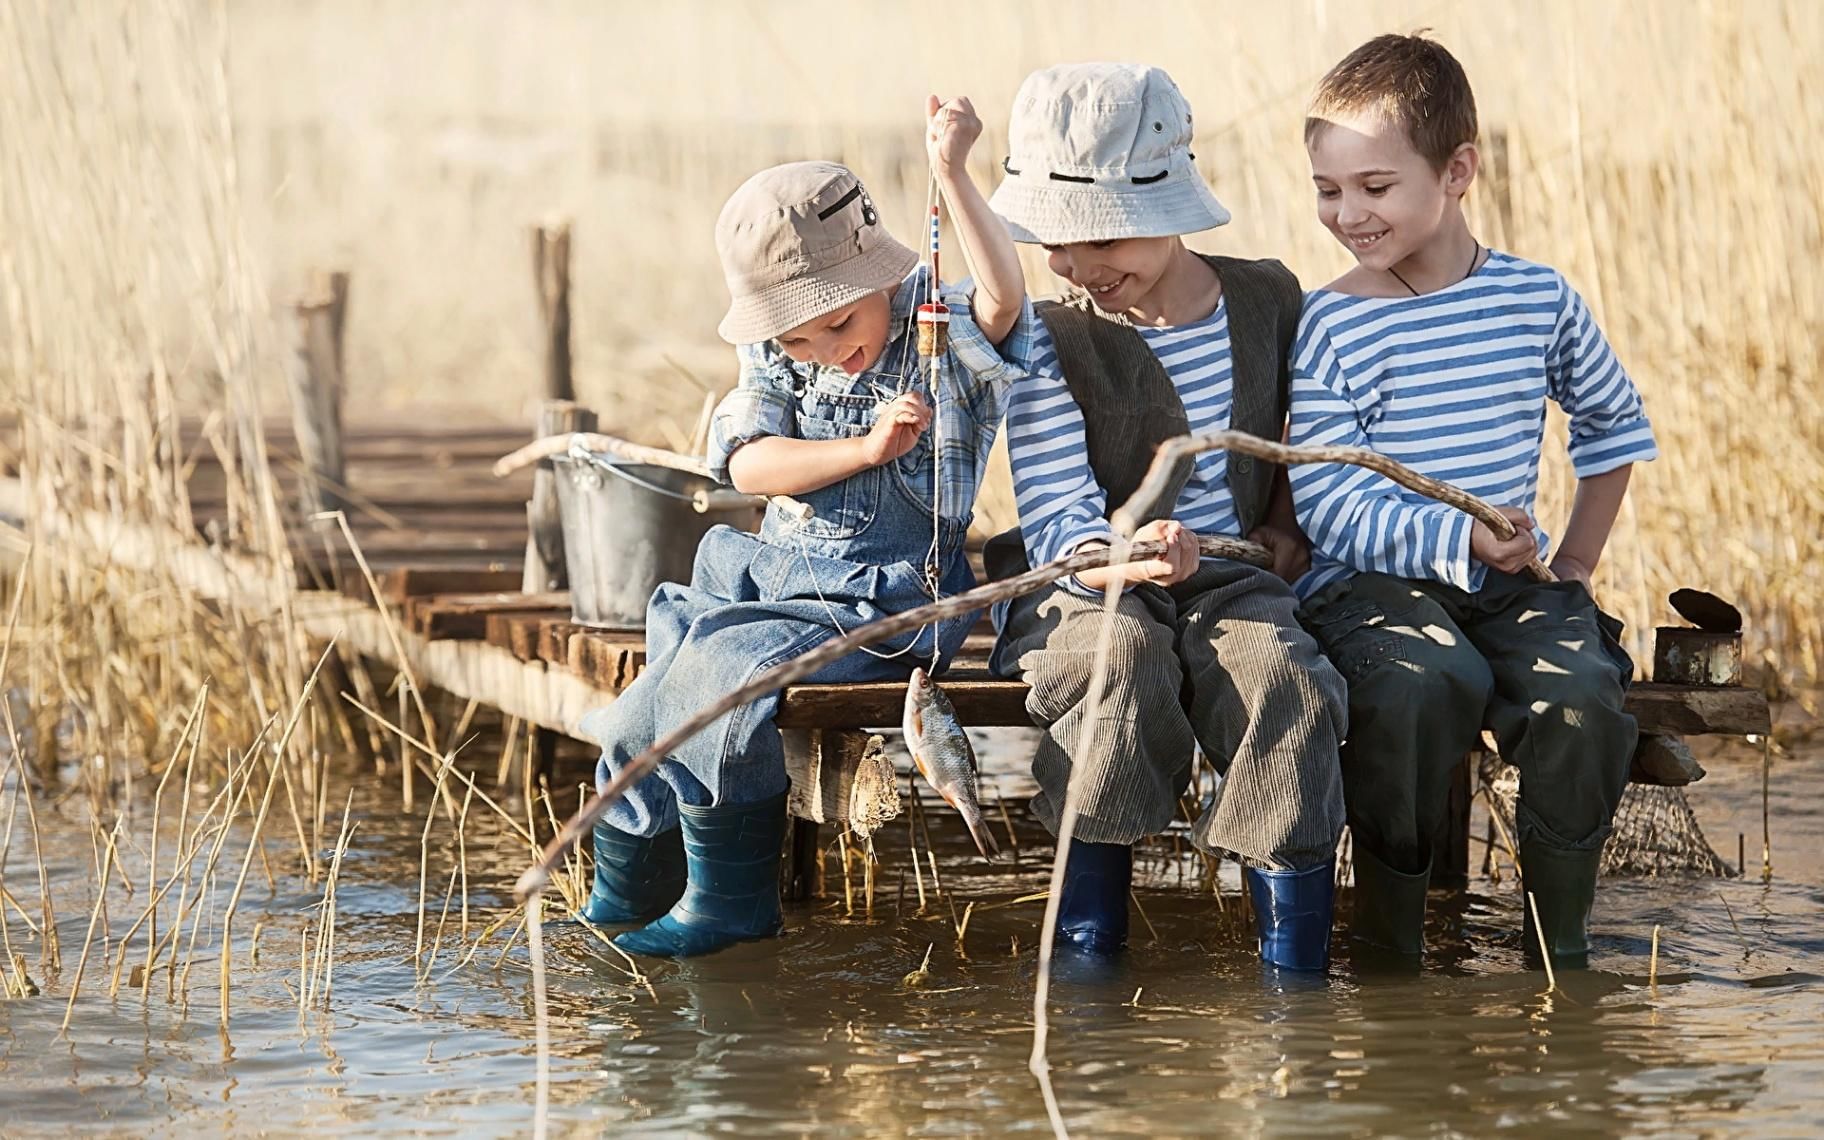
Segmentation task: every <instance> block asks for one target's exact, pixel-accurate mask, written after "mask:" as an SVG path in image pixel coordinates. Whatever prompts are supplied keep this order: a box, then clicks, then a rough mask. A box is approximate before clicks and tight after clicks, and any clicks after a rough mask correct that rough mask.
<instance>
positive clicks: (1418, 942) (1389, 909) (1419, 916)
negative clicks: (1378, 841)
mask: <svg viewBox="0 0 1824 1140" xmlns="http://www.w3.org/2000/svg"><path fill="white" fill-rule="evenodd" d="M1430 885H1431V864H1430V863H1429V862H1427V863H1426V864H1425V869H1424V870H1422V871H1420V872H1418V873H1417V874H1411V875H1409V874H1407V873H1405V872H1403V871H1396V870H1394V869H1393V868H1392V867H1389V866H1388V865H1387V864H1385V863H1383V862H1381V861H1380V859H1379V858H1377V857H1376V856H1375V854H1374V852H1372V851H1370V850H1368V849H1367V848H1366V847H1363V846H1362V845H1361V844H1359V843H1358V844H1356V845H1355V910H1354V911H1353V912H1352V914H1351V915H1350V919H1349V934H1350V936H1351V937H1352V938H1354V939H1355V940H1356V941H1357V942H1359V943H1362V944H1363V945H1365V946H1369V947H1372V948H1374V949H1375V950H1378V951H1385V952H1388V953H1392V954H1397V955H1399V956H1401V957H1403V958H1411V959H1413V960H1415V961H1416V960H1417V959H1418V957H1419V955H1420V954H1421V953H1422V952H1423V951H1424V949H1425V889H1426V888H1427V887H1429V886H1430Z"/></svg>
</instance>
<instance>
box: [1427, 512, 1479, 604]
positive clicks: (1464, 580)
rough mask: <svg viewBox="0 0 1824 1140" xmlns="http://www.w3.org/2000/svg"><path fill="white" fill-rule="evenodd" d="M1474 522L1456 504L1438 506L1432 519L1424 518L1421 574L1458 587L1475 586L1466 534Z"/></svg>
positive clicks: (1461, 588)
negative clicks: (1424, 558) (1424, 557)
mask: <svg viewBox="0 0 1824 1140" xmlns="http://www.w3.org/2000/svg"><path fill="white" fill-rule="evenodd" d="M1475 525H1476V523H1475V520H1474V519H1472V518H1470V517H1469V516H1468V515H1466V514H1464V513H1463V512H1462V511H1459V510H1457V509H1456V508H1455V507H1441V508H1440V511H1439V513H1438V515H1437V517H1436V518H1435V521H1434V520H1427V526H1426V528H1425V529H1426V532H1427V534H1426V538H1427V542H1426V543H1425V551H1426V565H1425V571H1426V572H1425V573H1424V574H1423V575H1422V576H1423V577H1426V578H1430V579H1433V580H1434V581H1438V582H1443V583H1444V584H1445V585H1448V586H1455V587H1456V588H1457V589H1459V590H1474V589H1475V585H1474V583H1473V582H1472V578H1473V576H1474V574H1473V570H1474V568H1473V566H1472V564H1471V562H1470V559H1469V536H1470V532H1471V531H1472V530H1474V529H1475Z"/></svg>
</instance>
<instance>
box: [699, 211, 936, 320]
mask: <svg viewBox="0 0 1824 1140" xmlns="http://www.w3.org/2000/svg"><path fill="white" fill-rule="evenodd" d="M917 266H918V255H917V254H915V253H913V252H912V251H911V250H910V249H908V248H906V247H905V246H904V245H902V244H900V242H899V241H898V240H896V239H895V238H893V237H891V236H889V235H887V234H882V235H880V237H879V238H877V239H876V240H875V242H874V245H873V246H872V247H871V248H870V249H868V251H867V252H865V253H859V254H856V255H855V256H854V257H851V258H849V259H848V260H847V261H845V262H842V263H841V264H839V265H835V266H832V267H830V268H829V269H826V270H822V271H821V272H818V273H806V274H803V275H802V276H797V277H792V278H789V279H788V280H785V281H781V282H780V283H779V284H777V285H773V286H769V287H768V288H765V289H762V290H760V291H759V292H757V293H746V294H743V295H741V296H738V297H736V298H735V299H734V301H733V302H732V303H731V304H730V305H729V307H728V312H727V313H726V314H725V315H724V316H723V317H722V323H721V324H719V325H717V326H716V332H717V333H718V334H719V335H720V336H721V337H722V339H723V340H725V341H727V342H728V343H730V344H759V343H761V342H762V341H768V340H772V339H773V338H774V337H776V336H778V335H779V334H781V333H784V332H789V331H791V330H792V329H795V328H797V327H798V326H799V325H801V324H804V323H805V322H806V321H810V320H815V319H816V318H818V317H821V316H823V315H824V314H825V313H831V312H835V311H836V310H837V309H840V308H842V307H843V306H844V305H852V304H854V303H855V302H857V301H859V300H861V299H862V298H863V297H866V296H868V295H869V294H871V293H878V292H880V291H881V290H883V289H894V288H897V287H898V286H899V283H900V282H901V281H904V280H905V279H906V274H908V273H910V272H912V270H913V269H915V268H917Z"/></svg>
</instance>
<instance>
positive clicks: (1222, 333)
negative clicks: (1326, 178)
mask: <svg viewBox="0 0 1824 1140" xmlns="http://www.w3.org/2000/svg"><path fill="white" fill-rule="evenodd" d="M1008 134H1009V145H1010V150H1011V153H1010V154H1009V155H1008V157H1007V160H1006V163H1005V164H1004V169H1005V170H1006V175H1007V177H1006V179H1005V181H1003V182H1002V183H1001V185H1000V187H999V188H998V189H997V190H996V191H995V193H994V196H993V199H992V200H991V203H990V204H991V205H992V207H993V209H994V211H995V212H996V213H997V214H999V215H1000V216H1001V217H1002V218H1003V219H1004V220H1005V221H1006V222H1007V224H1008V227H1009V228H1010V229H1011V230H1012V232H1013V236H1014V239H1015V240H1016V241H1023V242H1033V243H1037V244H1040V245H1042V246H1044V248H1045V251H1046V253H1047V254H1048V257H1049V262H1050V266H1051V269H1052V271H1053V272H1054V273H1056V274H1057V275H1058V276H1060V277H1062V278H1064V280H1065V281H1066V282H1068V283H1069V285H1070V286H1071V291H1070V292H1069V293H1068V294H1067V296H1066V297H1065V298H1064V300H1062V301H1061V302H1057V303H1043V304H1041V305H1039V306H1037V314H1038V316H1039V318H1040V320H1039V327H1038V328H1037V329H1036V330H1035V337H1034V344H1033V350H1032V366H1031V371H1032V376H1031V377H1030V378H1029V379H1028V380H1027V381H1025V382H1023V383H1022V384H1021V385H1020V387H1019V388H1018V389H1017V390H1016V392H1015V393H1014V395H1013V397H1012V400H1011V403H1010V405H1009V408H1008V421H1007V422H1008V443H1009V449H1010V450H1009V455H1010V458H1011V459H1012V463H1013V476H1014V490H1015V494H1016V497H1017V500H1018V503H1019V510H1020V529H1019V531H1018V532H1017V533H1015V532H1009V533H1007V534H1004V535H1000V536H998V537H997V538H996V539H994V540H993V541H992V542H991V543H990V546H989V554H988V571H989V574H990V576H993V577H1001V576H1005V575H1008V574H1011V573H1015V572H1017V570H1018V569H1019V568H1020V567H1021V566H1022V565H1024V564H1027V563H1030V564H1033V565H1037V564H1039V563H1041V562H1046V561H1049V560H1051V559H1054V558H1057V557H1059V556H1061V555H1064V554H1068V553H1070V552H1071V551H1073V550H1076V549H1078V548H1080V547H1083V546H1085V545H1092V544H1097V543H1106V542H1108V541H1109V540H1110V538H1111V537H1112V533H1113V532H1112V530H1111V528H1110V526H1109V524H1108V520H1107V516H1108V514H1109V512H1110V511H1112V510H1113V509H1114V508H1115V507H1118V506H1120V505H1121V504H1122V503H1123V502H1125V501H1126V500H1127V498H1128V497H1129V496H1130V495H1131V494H1132V493H1133V491H1134V490H1135V488H1136V487H1137V486H1138V485H1139V482H1140V480H1141V477H1142V475H1143V474H1144V473H1145V470H1146V468H1147V465H1148V463H1149V462H1150V461H1151V459H1152V456H1153V452H1154V449H1155V448H1156V447H1157V446H1158V445H1159V444H1160V443H1161V442H1163V441H1164V440H1166V439H1169V438H1172V437H1173V436H1179V435H1184V434H1186V433H1187V432H1192V431H1195V432H1205V431H1215V430H1220V429H1229V428H1233V429H1236V430H1240V431H1247V432H1251V433H1253V434H1255V435H1260V436H1264V437H1266V438H1270V439H1278V438H1280V436H1281V432H1282V430H1283V428H1284V425H1285V420H1286V404H1287V393H1288V364H1289V359H1288V358H1289V350H1290V348H1291V343H1292V338H1293V334H1294V331H1295V330H1296V328H1297V323H1298V314H1299V306H1300V302H1301V294H1300V290H1299V285H1298V281H1297V280H1296V279H1295V278H1294V277H1293V276H1292V274H1291V273H1290V272H1288V271H1287V270H1286V268H1285V267H1284V266H1282V265H1280V264H1279V263H1278V262H1276V261H1244V260H1239V259H1235V258H1227V257H1211V256H1204V255H1200V254H1196V253H1193V252H1191V251H1190V250H1189V249H1187V248H1186V247H1185V245H1184V243H1183V241H1182V237H1181V235H1184V234H1190V233H1197V232H1200V231H1202V230H1208V229H1212V228H1214V227H1217V226H1220V225H1222V224H1224V223H1225V222H1227V221H1228V220H1229V212H1228V211H1227V210H1226V209H1224V208H1223V206H1222V204H1221V203H1220V202H1218V201H1217V200H1216V196H1215V195H1214V194H1213V193H1211V191H1210V189H1209V187H1208V186H1206V185H1205V184H1204V182H1203V179H1202V178H1201V177H1199V175H1198V173H1197V171H1196V168H1195V167H1194V166H1193V165H1192V159H1191V153H1190V143H1191V112H1190V107H1189V106H1188V104H1187V103H1186V102H1185V99H1184V96H1183V95H1182V94H1180V93H1179V91H1178V88H1177V86H1176V85H1175V84H1174V83H1173V82H1172V80H1171V77H1170V76H1168V75H1167V74H1166V73H1165V72H1163V71H1161V70H1159V69H1158V68H1152V67H1140V66H1131V65H1123V64H1109V63H1089V64H1073V65H1066V66H1061V67H1053V68H1048V69H1046V70H1043V71H1038V72H1034V73H1033V74H1032V75H1030V76H1028V77H1027V79H1026V81H1025V83H1024V84H1023V85H1022V86H1021V88H1020V92H1019V95H1018V96H1017V98H1016V100H1015V103H1014V108H1013V115H1012V121H1011V124H1010V126H1009V130H1008ZM1157 512H1158V513H1157V514H1156V515H1155V516H1154V517H1152V518H1151V519H1150V520H1149V521H1147V522H1146V524H1145V525H1144V526H1142V527H1141V528H1140V530H1139V532H1138V534H1137V535H1136V537H1137V538H1140V539H1153V540H1158V541H1163V542H1164V543H1166V545H1167V551H1166V553H1165V555H1164V556H1163V557H1161V558H1159V559H1157V560H1154V561H1149V562H1140V563H1135V564H1131V565H1128V566H1125V567H1119V568H1108V569H1103V570H1096V571H1090V572H1085V573H1083V574H1080V575H1078V576H1077V578H1076V579H1075V580H1071V581H1066V582H1064V583H1062V584H1060V585H1058V586H1055V587H1052V588H1051V589H1048V590H1046V591H1043V592H1040V593H1037V594H1033V595H1029V596H1027V597H1024V598H1021V599H1018V600H1016V601H1014V602H1013V603H1012V604H1011V605H1010V606H1009V607H1008V609H1007V611H1006V612H1005V614H1004V615H1002V631H1001V640H1000V643H999V644H998V645H997V646H996V651H995V665H996V668H997V669H998V670H1000V671H1001V672H1003V673H1007V674H1013V675H1018V676H1021V677H1023V678H1024V679H1025V680H1026V681H1027V682H1028V683H1029V684H1030V685H1031V686H1032V692H1031V695H1030V697H1029V698H1028V700H1027V709H1028V711H1029V712H1030V713H1031V714H1032V716H1033V718H1034V719H1035V720H1036V721H1038V722H1039V723H1040V724H1041V725H1044V726H1045V727H1046V735H1045V737H1044V739H1043V740H1042V741H1041V743H1040V746H1039V750H1038V753H1037V755H1036V756H1035V757H1034V760H1033V775H1034V777H1035V778H1036V779H1037V781H1038V784H1039V792H1038V795H1037V796H1036V797H1035V798H1034V800H1033V808H1034V811H1035V812H1036V814H1037V815H1038V816H1039V818H1040V819H1041V820H1042V821H1043V822H1044V823H1045V824H1046V826H1047V827H1049V828H1051V829H1052V830H1054V831H1055V830H1056V828H1057V823H1058V820H1059V817H1060V815H1061V813H1062V810H1063V806H1064V798H1065V790H1066V787H1067V785H1068V783H1069V782H1070V781H1071V779H1072V778H1073V777H1072V774H1071V770H1070V769H1071V756H1072V753H1073V750H1074V749H1075V746H1076V744H1077V741H1078V739H1079V737H1080V735H1081V734H1082V732H1083V731H1084V730H1085V727H1086V725H1085V721H1086V718H1087V716H1088V715H1089V710H1088V709H1087V708H1086V707H1085V703H1086V697H1087V692H1088V686H1089V681H1090V674H1091V671H1092V665H1093V660H1094V656H1095V647H1096V643H1097V637H1098V633H1099V631H1100V630H1101V628H1102V624H1103V622H1104V621H1105V620H1112V621H1113V622H1114V630H1113V641H1112V647H1111V652H1110V657H1109V661H1108V666H1107V673H1106V681H1105V689H1104V693H1103V697H1102V704H1101V707H1100V711H1099V713H1098V714H1097V715H1098V727H1097V731H1096V753H1095V754H1094V755H1092V756H1088V757H1085V758H1084V764H1085V765H1086V768H1087V770H1085V771H1082V772H1079V773H1077V774H1076V775H1075V777H1074V778H1075V780H1076V781H1077V783H1078V785H1079V788H1078V797H1079V807H1080V814H1079V815H1078V819H1077V824H1076V831H1075V837H1074V839H1073V840H1072V843H1071V847H1070V850H1069V852H1068V854H1067V856H1066V863H1065V879H1064V894H1063V898H1062V899H1061V900H1060V913H1059V926H1058V933H1059V935H1060V936H1061V937H1062V938H1063V939H1064V941H1065V943H1066V944H1068V945H1072V946H1075V947H1078V948H1079V949H1081V950H1083V951H1086V952H1089V953H1094V954H1105V953H1109V952H1112V951H1114V950H1117V949H1119V948H1120V946H1121V945H1122V943H1123V941H1124V939H1125V937H1126V932H1127V898H1128V892H1129V883H1130V880H1131V875H1132V845H1133V843H1134V842H1135V841H1136V840H1138V839H1140V838H1142V837H1143V836H1146V835H1150V834H1155V833H1157V832H1160V831H1162V830H1164V829H1165V827H1166V826H1167V824H1169V823H1170V821H1171V819H1172V817H1173V815H1174V814H1175V813H1176V811H1177V807H1178V799H1179V796H1180V795H1181V794H1182V793H1183V792H1184V790H1185V788H1186V786H1187V785H1188V783H1189V781H1190V773H1191V763H1192V760H1193V756H1194V754H1195V751H1196V749H1197V748H1198V747H1199V746H1201V748H1202V750H1203V753H1204V755H1205V756H1206V757H1207V758H1208V759H1209V760H1210V761H1211V762H1212V763H1213V764H1214V765H1215V767H1216V769H1217V771H1218V772H1219V773H1221V775H1222V779H1221V781H1220V782H1219V783H1218V785H1217V788H1216V792H1215V795H1214V798H1213V800H1212V801H1211V803H1210V804H1209V805H1208V808H1207V810H1206V811H1205V812H1204V813H1203V816H1202V818H1201V819H1199V820H1198V821H1197V823H1196V826H1195V828H1194V830H1193V838H1194V839H1195V841H1196V842H1197V843H1198V844H1199V845H1200V846H1202V847H1204V848H1206V849H1208V850H1212V851H1222V852H1228V853H1229V854H1231V855H1232V856H1234V857H1235V858H1237V859H1238V860H1240V861H1241V863H1242V866H1243V874H1244V878H1245V879H1246V880H1247V882H1248V886H1249V893H1250V895H1251V897H1252V899H1253V902H1254V908H1255V914H1256V917H1257V918H1258V920H1259V927H1260V941H1261V955H1262V957H1263V958H1264V959H1265V960H1266V961H1267V962H1268V963H1270V964H1272V965H1275V966H1279V967H1284V968H1289V969H1303V970H1321V969H1323V968H1324V966H1325V965H1326V964H1327V962H1328V947H1329V932H1330V916H1331V874H1332V867H1333V862H1334V857H1335V850H1336V843H1337V838H1338V836H1339V834H1340V833H1341V831H1342V825H1343V799H1342V783H1341V776H1340V774H1339V773H1338V770H1337V748H1338V744H1339V742H1340V740H1341V739H1342V735H1343V728H1344V717H1345V708H1346V705H1345V698H1344V687H1343V681H1342V678H1341V677H1339V676H1338V675H1337V673H1336V671H1335V670H1334V669H1332V668H1331V667H1330V664H1329V662H1327V661H1326V660H1325V659H1324V657H1323V655H1322V653H1321V652H1319V650H1318V647H1317V645H1316V643H1315V642H1314V641H1313V640H1312V639H1311V638H1310V637H1309V636H1308V635H1307V634H1306V633H1305V632H1304V630H1303V629H1301V628H1300V626H1299V624H1298V619H1297V616H1296V615H1297V606H1298V603H1297V599H1296V598H1295V596H1294V595H1293V593H1292V590H1291V587H1290V586H1289V584H1288V583H1289V581H1290V580H1292V579H1294V578H1296V577H1297V576H1298V575H1299V573H1301V572H1302V571H1303V569H1304V567H1305V565H1306V559H1307V557H1308V554H1307V550H1308V548H1307V547H1306V546H1305V545H1304V543H1303V540H1302V536H1299V535H1298V533H1297V525H1296V523H1295V522H1294V521H1293V519H1292V515H1291V500H1290V496H1289V493H1288V491H1287V487H1286V481H1285V477H1284V473H1283V471H1281V470H1280V469H1278V468H1272V467H1269V466H1268V465H1266V464H1261V463H1258V462H1256V461H1254V460H1251V459H1249V458H1247V457H1244V456H1230V455H1225V454H1223V453H1219V452H1212V453H1206V454H1204V455H1201V456H1199V457H1198V458H1197V459H1196V461H1195V462H1194V463H1192V464H1188V465H1187V469H1185V470H1182V471H1181V472H1180V473H1179V474H1178V476H1177V484H1176V488H1175V489H1174V490H1173V491H1172V493H1171V494H1170V495H1167V496H1164V497H1162V498H1161V500H1160V503H1159V506H1158V508H1157ZM1198 532H1203V533H1228V534H1245V535H1247V536H1248V537H1250V538H1252V539H1254V540H1255V541H1257V542H1260V543H1262V544H1264V545H1266V546H1268V547H1269V548H1270V549H1271V550H1272V551H1273V552H1274V562H1275V565H1274V572H1269V571H1267V570H1263V569H1260V568H1258V567H1255V566H1250V565H1246V564H1243V563H1240V562H1234V561H1229V560H1226V559H1215V558H1212V559H1200V558H1199V556H1198V551H1197V533H1198ZM1111 582H1118V583H1120V584H1121V587H1122V588H1123V589H1124V591H1125V593H1124V595H1123V596H1122V598H1121V599H1120V602H1119V606H1118V609H1117V610H1116V612H1115V614H1114V615H1113V616H1112V618H1111V617H1105V615H1104V612H1103V601H1102V596H1103V591H1104V589H1105V588H1106V587H1107V586H1108V585H1109V584H1110V583H1111Z"/></svg>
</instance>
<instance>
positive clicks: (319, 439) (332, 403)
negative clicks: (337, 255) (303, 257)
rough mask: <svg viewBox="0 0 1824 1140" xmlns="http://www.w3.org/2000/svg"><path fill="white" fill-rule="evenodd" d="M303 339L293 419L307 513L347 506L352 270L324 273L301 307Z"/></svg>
mask: <svg viewBox="0 0 1824 1140" xmlns="http://www.w3.org/2000/svg"><path fill="white" fill-rule="evenodd" d="M295 313H296V317H297V322H298V341H297V347H296V353H295V355H294V357H293V360H292V367H291V369H290V370H289V372H288V374H287V380H288V382H289V384H290V387H291V421H292V425H293V429H294V430H295V431H296V433H297V438H298V454H299V456H300V457H301V458H302V459H303V461H304V471H303V474H302V477H301V479H300V486H301V502H300V505H301V506H302V508H303V509H304V511H305V512H306V513H307V514H314V513H316V512H318V511H334V510H341V509H343V507H344V505H345V501H346V500H345V498H344V496H343V494H342V492H343V490H344V489H345V488H346V487H347V486H348V474H347V466H346V463H345V461H344V459H343V452H342V393H343V388H344V383H343V381H344V373H343V349H342V330H343V326H344V324H345V323H346V321H347V318H348V274H347V273H346V272H343V271H340V270H337V271H335V272H331V273H320V274H318V275H317V277H316V281H315V282H314V283H313V284H312V286H311V290H310V292H309V294H307V295H306V296H305V297H304V299H303V300H301V301H299V302H298V303H297V305H296V307H295Z"/></svg>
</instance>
